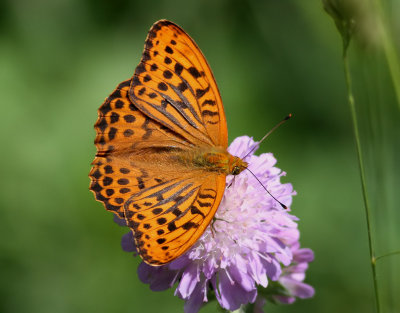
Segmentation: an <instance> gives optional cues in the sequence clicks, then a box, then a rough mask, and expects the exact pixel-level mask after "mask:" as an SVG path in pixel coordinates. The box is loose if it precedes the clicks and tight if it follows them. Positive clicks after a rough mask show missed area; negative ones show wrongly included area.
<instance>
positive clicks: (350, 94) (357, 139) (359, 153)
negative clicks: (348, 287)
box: [343, 48, 380, 313]
mask: <svg viewBox="0 0 400 313" xmlns="http://www.w3.org/2000/svg"><path fill="white" fill-rule="evenodd" d="M343 64H344V73H345V76H346V87H347V95H348V102H349V106H350V111H351V118H352V121H353V131H354V138H355V142H356V148H357V156H358V166H359V170H360V178H361V187H362V193H363V200H364V208H365V216H366V222H367V231H368V246H369V254H370V258H371V268H372V277H373V282H374V293H375V304H376V311H377V313H380V303H379V290H378V278H377V273H376V260H377V258H376V257H375V251H374V246H373V242H372V227H371V209H370V206H369V200H368V196H367V188H366V182H365V171H364V161H363V157H362V150H361V143H360V135H359V133H358V121H357V114H356V108H355V101H354V96H353V89H352V83H351V76H350V69H349V63H348V59H347V48H344V49H343Z"/></svg>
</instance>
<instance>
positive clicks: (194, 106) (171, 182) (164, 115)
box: [89, 20, 247, 266]
mask: <svg viewBox="0 0 400 313" xmlns="http://www.w3.org/2000/svg"><path fill="white" fill-rule="evenodd" d="M95 129H96V133H97V134H96V139H95V145H96V147H97V153H96V157H95V159H94V161H93V163H92V165H93V167H92V169H91V171H90V174H89V176H90V178H91V183H90V189H91V190H92V191H93V193H94V195H95V197H96V199H97V200H98V201H101V202H103V204H104V206H105V208H106V209H107V210H109V211H111V212H113V213H115V214H116V215H117V216H118V217H119V218H121V219H125V221H126V224H127V225H128V226H129V227H130V228H131V230H132V232H133V237H134V240H135V244H136V248H137V250H138V253H139V255H140V256H141V258H142V259H143V260H144V262H146V263H148V264H150V265H154V266H158V265H163V264H166V263H169V262H171V261H173V260H174V259H176V258H178V257H179V256H181V255H182V254H184V253H185V252H186V251H187V250H188V249H189V248H190V247H191V246H193V244H194V243H195V242H196V241H197V240H198V239H199V238H200V236H201V235H202V234H203V233H204V231H205V230H206V228H207V226H208V225H209V224H210V222H211V221H212V219H213V217H214V215H215V212H216V211H217V209H218V206H219V204H220V202H221V199H222V196H223V195H224V191H225V185H226V176H227V175H230V174H232V175H238V174H239V173H240V172H242V171H243V170H244V169H246V168H247V163H246V162H245V161H243V160H242V159H240V158H238V157H236V156H232V155H231V154H230V153H229V152H228V151H227V147H228V130H227V125H226V118H225V113H224V107H223V105H222V100H221V96H220V93H219V91H218V87H217V84H216V82H215V79H214V76H213V73H212V71H211V69H210V67H209V65H208V63H207V61H206V59H205V57H204V55H203V54H202V52H201V51H200V49H199V47H198V46H197V45H196V43H195V42H194V41H193V39H191V38H190V37H189V35H188V34H187V33H186V32H185V31H184V30H183V29H182V28H180V27H179V26H177V25H176V24H174V23H172V22H170V21H167V20H160V21H158V22H156V23H155V24H154V25H153V26H152V27H151V29H150V31H149V33H148V36H147V38H146V41H145V47H144V51H143V54H142V58H141V61H140V63H139V65H138V66H137V67H136V70H135V72H134V75H133V77H132V78H131V79H128V80H125V81H123V82H122V83H120V84H119V85H118V86H117V88H116V89H115V90H114V91H113V92H112V93H111V94H110V96H109V97H108V98H106V100H105V101H104V103H103V104H102V105H101V106H100V108H99V110H98V119H97V122H96V124H95Z"/></svg>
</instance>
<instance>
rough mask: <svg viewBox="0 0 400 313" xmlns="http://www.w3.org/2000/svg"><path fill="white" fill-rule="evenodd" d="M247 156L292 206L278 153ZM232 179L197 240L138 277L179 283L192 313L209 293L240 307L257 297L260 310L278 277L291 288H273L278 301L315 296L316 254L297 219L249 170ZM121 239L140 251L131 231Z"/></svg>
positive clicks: (239, 144)
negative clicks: (311, 266)
mask: <svg viewBox="0 0 400 313" xmlns="http://www.w3.org/2000/svg"><path fill="white" fill-rule="evenodd" d="M255 145H257V143H256V142H254V141H253V140H252V139H251V138H249V137H247V136H243V137H239V138H236V139H235V140H234V141H233V142H232V144H231V145H230V146H229V148H228V151H229V152H230V153H231V154H232V155H235V156H239V157H244V156H245V155H246V154H247V153H248V152H249V151H250V150H251V149H252V148H253V147H254V146H255ZM245 161H246V162H248V164H249V167H248V168H249V170H250V171H252V172H253V173H254V174H255V176H257V178H258V179H259V180H260V182H261V183H262V184H263V185H264V186H265V187H266V188H267V190H268V191H269V192H270V193H271V194H272V195H273V196H274V197H275V198H276V199H277V200H279V201H280V202H282V203H284V204H285V205H286V206H287V207H289V206H290V204H291V202H292V196H293V195H295V192H294V191H293V188H292V185H291V184H282V183H281V182H280V177H281V176H283V175H285V173H284V172H282V171H281V170H280V169H278V168H277V167H275V166H274V165H275V163H276V159H275V158H274V157H273V155H272V154H271V153H264V154H262V155H260V156H255V155H253V154H252V153H251V154H250V155H248V156H247V157H246V159H245ZM226 186H227V187H226V189H225V193H224V197H223V199H222V201H221V204H220V206H219V208H218V211H217V213H216V214H215V218H214V220H213V222H212V223H211V225H210V226H209V227H208V228H207V229H206V231H205V232H204V234H203V235H202V237H201V238H200V239H199V240H198V241H197V242H196V243H195V245H194V246H193V247H192V248H191V249H190V250H188V251H187V252H186V253H185V254H184V255H182V256H181V257H179V258H178V259H176V260H174V261H172V262H171V263H169V264H166V265H163V266H159V267H154V266H150V265H148V264H146V263H144V262H142V263H141V264H140V265H139V267H138V275H139V279H140V280H141V281H142V282H144V283H147V284H149V285H150V288H151V290H154V291H160V290H165V289H168V288H171V287H173V285H174V284H175V283H177V288H176V290H175V295H177V296H178V297H180V298H182V299H184V300H185V307H184V311H185V312H186V313H196V312H198V311H199V309H200V308H201V306H202V305H203V304H204V303H205V302H207V301H208V298H209V296H210V293H213V294H214V295H215V298H216V299H217V300H218V302H219V304H220V305H221V306H222V307H223V308H224V309H227V310H230V311H233V310H237V309H238V308H240V307H241V306H242V305H245V304H248V303H254V302H255V306H254V307H255V310H257V312H262V305H263V303H264V302H265V300H264V299H263V298H262V296H261V294H262V293H260V292H259V290H260V288H266V287H267V286H268V285H269V283H271V282H274V283H278V284H280V287H282V288H283V290H284V291H285V292H284V293H277V294H272V295H270V296H271V297H270V298H273V297H274V299H275V300H276V301H280V302H284V303H291V302H293V301H294V300H295V297H300V298H307V297H311V296H312V295H313V293H314V290H313V288H312V287H311V286H309V285H307V284H305V283H303V280H304V277H305V274H304V273H305V270H306V269H307V265H308V262H310V261H312V259H313V254H312V251H311V250H309V249H300V248H299V247H300V246H299V243H298V240H299V231H298V229H297V223H296V221H297V218H296V217H295V216H293V215H291V214H290V213H289V210H285V209H283V208H282V207H281V205H280V204H279V203H278V202H277V201H276V200H275V199H273V198H272V197H271V195H269V194H268V193H267V192H266V191H265V189H264V188H263V187H262V186H261V184H260V183H259V182H258V181H257V180H256V178H255V177H253V176H252V175H251V173H250V172H249V171H247V170H245V171H243V172H242V173H240V174H239V175H237V176H235V177H234V176H228V177H227V179H226ZM122 246H123V249H124V250H126V251H130V252H135V251H136V249H135V246H134V243H133V236H132V234H131V232H129V233H128V234H126V235H125V236H124V237H123V239H122ZM282 288H281V290H282ZM265 290H268V289H265ZM256 300H257V301H256Z"/></svg>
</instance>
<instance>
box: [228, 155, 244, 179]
mask: <svg viewBox="0 0 400 313" xmlns="http://www.w3.org/2000/svg"><path fill="white" fill-rule="evenodd" d="M230 163H231V164H230V174H232V175H239V174H240V173H241V172H242V171H243V170H245V169H246V168H247V166H248V164H247V162H245V161H243V160H242V159H241V158H238V157H235V156H233V157H232V159H231V162H230Z"/></svg>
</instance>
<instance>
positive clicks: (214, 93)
mask: <svg viewBox="0 0 400 313" xmlns="http://www.w3.org/2000/svg"><path fill="white" fill-rule="evenodd" d="M129 97H130V99H131V100H132V102H133V103H134V104H135V106H136V107H137V108H138V109H139V110H140V111H142V112H143V113H144V114H146V115H147V116H149V117H150V118H152V119H154V120H155V121H157V122H159V123H161V124H162V125H164V126H166V127H168V128H169V129H171V130H173V131H174V132H176V133H178V134H179V135H181V136H183V137H184V138H186V139H187V140H188V141H190V142H191V143H193V144H195V145H198V146H201V145H203V146H204V145H206V146H220V147H223V148H227V146H228V130H227V126H226V119H225V113H224V108H223V105H222V100H221V97H220V94H219V91H218V87H217V84H216V82H215V79H214V76H213V74H212V72H211V69H210V67H209V65H208V63H207V61H206V59H205V57H204V56H203V54H202V53H201V51H200V49H199V47H198V46H197V45H196V43H195V42H194V41H193V40H192V39H191V38H190V37H189V35H188V34H186V33H185V31H184V30H183V29H181V28H180V27H179V26H177V25H175V24H174V23H172V22H169V21H166V20H161V21H158V22H156V23H155V24H154V25H153V26H152V28H151V29H150V31H149V34H148V36H147V39H146V43H145V49H144V52H143V56H142V60H141V61H140V63H139V65H138V66H137V68H136V71H135V74H134V76H133V79H132V85H131V89H130V92H129Z"/></svg>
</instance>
